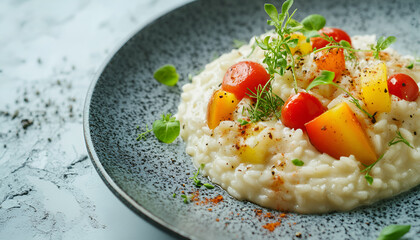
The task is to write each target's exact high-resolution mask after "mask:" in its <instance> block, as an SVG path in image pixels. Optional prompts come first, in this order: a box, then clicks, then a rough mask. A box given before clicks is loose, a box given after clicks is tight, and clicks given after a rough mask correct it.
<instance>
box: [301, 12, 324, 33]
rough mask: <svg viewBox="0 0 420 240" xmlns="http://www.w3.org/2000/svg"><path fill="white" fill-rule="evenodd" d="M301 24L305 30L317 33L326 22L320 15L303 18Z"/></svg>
mask: <svg viewBox="0 0 420 240" xmlns="http://www.w3.org/2000/svg"><path fill="white" fill-rule="evenodd" d="M301 23H302V24H303V26H304V27H305V29H306V30H309V31H311V30H315V31H318V30H320V29H321V28H323V27H324V26H325V23H326V20H325V18H324V17H323V16H322V15H319V14H312V15H309V16H307V17H306V18H304V19H303V20H302V21H301Z"/></svg>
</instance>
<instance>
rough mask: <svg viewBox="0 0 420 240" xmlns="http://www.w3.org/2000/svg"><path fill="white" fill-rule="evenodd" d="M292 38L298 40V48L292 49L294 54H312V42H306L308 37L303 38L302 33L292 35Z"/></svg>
mask: <svg viewBox="0 0 420 240" xmlns="http://www.w3.org/2000/svg"><path fill="white" fill-rule="evenodd" d="M290 38H291V39H298V44H297V46H296V47H294V48H291V49H290V51H291V52H292V54H295V53H296V52H300V53H301V54H302V55H304V54H308V53H310V52H312V45H311V42H306V37H305V36H303V34H302V33H292V35H290Z"/></svg>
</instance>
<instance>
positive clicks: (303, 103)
mask: <svg viewBox="0 0 420 240" xmlns="http://www.w3.org/2000/svg"><path fill="white" fill-rule="evenodd" d="M325 110H326V108H325V107H324V106H323V105H322V103H321V102H320V101H319V100H318V98H316V97H314V96H312V95H311V94H309V93H306V92H300V93H298V94H296V95H293V96H291V97H289V99H287V101H286V103H285V104H284V106H283V109H282V110H281V120H282V122H283V124H284V125H285V126H286V127H289V128H293V129H298V128H300V129H302V130H305V126H304V125H305V123H307V122H309V121H311V120H312V119H314V118H316V117H318V116H319V115H321V114H322V113H324V112H325Z"/></svg>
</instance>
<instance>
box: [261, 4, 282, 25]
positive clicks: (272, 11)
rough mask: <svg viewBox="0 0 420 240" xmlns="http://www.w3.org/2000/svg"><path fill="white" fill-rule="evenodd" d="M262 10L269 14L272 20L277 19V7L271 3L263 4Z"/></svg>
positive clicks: (276, 20)
mask: <svg viewBox="0 0 420 240" xmlns="http://www.w3.org/2000/svg"><path fill="white" fill-rule="evenodd" d="M264 10H265V12H266V13H267V14H268V16H270V18H271V20H272V21H274V22H278V21H279V18H278V17H279V13H278V12H277V8H276V7H275V6H274V5H273V4H269V3H266V4H265V5H264Z"/></svg>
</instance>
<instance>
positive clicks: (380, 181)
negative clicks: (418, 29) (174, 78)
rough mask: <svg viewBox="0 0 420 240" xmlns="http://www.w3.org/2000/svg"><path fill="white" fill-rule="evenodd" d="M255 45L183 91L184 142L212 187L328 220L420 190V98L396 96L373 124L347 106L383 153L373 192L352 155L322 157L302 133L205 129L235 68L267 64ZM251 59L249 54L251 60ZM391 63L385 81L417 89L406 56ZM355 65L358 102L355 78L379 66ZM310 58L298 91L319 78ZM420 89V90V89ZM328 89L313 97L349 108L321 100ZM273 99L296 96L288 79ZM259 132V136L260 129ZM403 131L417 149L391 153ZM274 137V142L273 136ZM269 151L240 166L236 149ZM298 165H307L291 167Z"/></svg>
mask: <svg viewBox="0 0 420 240" xmlns="http://www.w3.org/2000/svg"><path fill="white" fill-rule="evenodd" d="M374 41H375V36H356V37H353V38H352V44H353V47H354V48H360V49H369V44H372V43H373V42H374ZM252 45H253V40H251V42H250V44H249V45H246V46H242V47H241V48H239V49H235V50H232V51H231V52H230V53H227V54H224V55H222V56H221V57H220V58H218V59H216V60H214V61H213V62H211V63H209V64H208V65H207V66H206V67H205V70H204V71H203V72H201V73H200V74H199V75H197V76H195V77H193V79H192V83H189V84H186V85H185V86H184V87H183V93H182V96H181V104H180V105H179V108H178V114H177V118H178V119H179V120H180V122H181V126H182V127H181V129H182V130H181V136H182V138H183V139H184V141H186V143H187V148H186V152H187V153H188V154H189V155H191V156H192V159H193V162H194V164H195V166H197V167H198V166H200V165H201V164H204V165H205V168H204V171H203V173H204V174H205V175H207V176H208V177H209V178H210V179H211V181H213V182H214V183H217V184H218V185H220V186H221V187H222V188H224V189H226V190H227V191H228V192H229V194H231V195H232V196H233V197H235V198H237V199H239V200H249V201H252V202H255V203H257V204H259V205H261V206H264V207H269V208H272V209H278V210H284V211H294V212H299V213H323V212H329V211H334V210H338V211H347V210H350V209H353V208H355V207H357V206H360V205H366V204H371V203H373V202H375V201H378V200H380V199H383V198H388V197H391V196H394V195H396V194H398V193H401V192H403V191H406V190H408V189H410V188H412V187H414V186H416V185H418V184H419V183H420V139H419V137H418V134H420V107H419V106H420V98H419V99H417V101H416V102H408V101H404V100H399V99H398V98H397V97H395V96H392V106H391V109H392V110H391V112H389V113H381V114H378V115H377V116H376V119H377V122H376V123H375V124H372V123H371V122H370V121H369V120H368V119H366V118H365V117H364V115H363V114H362V113H361V111H360V110H359V109H358V108H356V107H355V106H354V104H352V103H349V104H348V105H349V106H350V107H351V108H352V110H353V111H354V112H355V113H356V115H357V117H358V118H359V121H360V122H361V123H362V125H363V126H365V127H366V133H367V135H368V136H369V138H370V140H371V142H372V144H373V146H374V148H375V150H376V152H377V153H378V155H381V154H382V153H385V155H384V157H383V159H382V160H381V161H379V162H378V163H377V164H376V165H375V167H373V169H372V171H371V173H370V175H372V176H373V178H374V181H373V184H372V185H369V184H368V183H367V181H366V179H365V178H364V173H361V172H360V171H361V170H362V169H364V166H363V165H362V164H361V163H360V162H359V161H357V160H356V159H355V158H354V156H350V157H341V158H340V159H339V160H336V159H334V158H332V157H330V156H329V155H327V154H321V153H320V152H318V151H317V150H316V149H315V148H314V146H312V144H311V143H310V142H309V139H308V137H307V135H306V133H304V132H302V130H299V129H298V130H293V129H290V128H287V127H285V126H284V125H283V124H282V122H281V121H280V120H278V121H277V120H276V119H273V120H271V121H264V122H258V123H256V124H252V125H249V126H248V127H247V128H246V133H247V134H248V135H247V137H244V136H243V134H242V135H241V131H242V130H243V129H242V128H243V127H242V128H241V126H239V124H238V122H237V121H223V122H221V123H220V125H219V126H218V127H216V128H215V129H214V130H211V129H209V128H208V126H207V123H206V112H207V105H208V102H209V99H210V97H211V95H212V94H213V92H214V91H215V90H217V89H218V88H219V86H220V84H221V82H222V80H223V77H224V75H225V73H226V71H227V70H228V68H229V67H231V66H232V65H233V64H235V63H237V62H240V61H244V60H250V61H254V62H258V63H261V64H262V61H263V59H264V52H263V51H262V50H261V49H259V48H258V47H256V48H255V50H254V51H253V52H252ZM251 52H252V54H251V55H250V53H251ZM386 52H387V53H388V54H389V59H388V60H387V61H386V62H385V63H386V65H387V68H388V75H391V74H394V73H406V74H408V75H410V76H412V77H413V79H415V80H416V81H417V83H418V82H419V79H420V69H419V67H418V66H415V67H414V69H412V70H409V69H407V68H405V66H406V65H408V63H409V61H410V60H411V59H412V58H410V57H402V56H400V55H398V53H396V52H395V51H393V50H391V49H390V50H387V51H386ZM358 56H359V61H358V63H357V64H354V63H352V61H346V67H347V69H348V70H349V72H350V73H349V74H348V75H343V77H342V81H341V84H342V85H343V86H344V87H345V88H346V89H350V90H351V92H352V94H353V95H355V96H356V97H357V96H359V93H360V88H359V86H358V85H357V84H356V85H352V84H351V81H350V80H351V78H352V77H353V78H358V77H359V76H360V75H359V74H360V71H361V70H362V69H363V68H365V67H367V66H369V65H371V64H374V63H377V61H378V60H373V59H372V58H371V59H370V60H368V61H366V60H365V59H364V58H365V57H364V53H358ZM312 59H313V55H312V54H311V55H308V56H307V57H305V59H304V65H303V66H302V67H300V68H298V69H297V77H298V79H299V81H298V84H299V87H301V88H304V87H306V86H307V84H308V81H309V80H310V79H313V78H314V77H316V76H317V75H318V74H319V70H317V68H316V65H315V63H314V62H313V61H312ZM418 84H419V83H418ZM328 88H329V87H328V86H325V87H323V89H319V90H314V91H313V92H311V94H313V95H315V96H316V97H317V98H318V99H320V101H321V102H322V103H323V104H324V106H326V107H327V108H332V107H333V106H335V105H337V104H338V103H340V102H343V101H346V102H349V98H348V97H347V96H345V95H344V94H343V92H341V91H336V92H334V93H333V96H331V98H326V97H324V96H323V95H325V94H323V93H325V92H326V91H328ZM273 92H274V93H275V94H277V95H279V96H280V97H281V98H282V99H283V100H286V99H287V98H288V97H289V96H291V95H293V94H294V89H293V80H292V77H291V72H290V71H287V72H286V74H285V75H284V76H276V78H275V81H274V83H273ZM246 105H247V100H246V99H245V100H242V101H241V103H240V104H239V105H238V110H237V111H236V112H235V114H234V119H239V118H240V117H241V112H242V111H241V108H242V107H244V106H246ZM257 127H258V128H259V129H258V130H257V131H255V129H256V128H257ZM397 130H399V131H400V132H401V134H402V135H403V137H404V138H405V139H407V140H408V141H409V142H410V143H411V145H413V146H414V149H411V148H409V147H408V146H407V145H405V144H403V143H398V144H395V145H392V146H390V147H388V142H389V141H390V140H391V139H393V138H394V137H395V136H396V131H397ZM270 135H271V137H270ZM244 143H246V144H248V145H251V146H252V145H255V144H264V146H266V148H267V149H268V150H267V152H268V154H267V156H268V157H267V159H266V160H265V162H264V163H263V164H247V163H243V162H241V159H240V157H239V154H240V153H239V150H238V149H237V147H236V145H237V144H244ZM296 158H297V159H300V160H301V161H303V162H304V166H301V167H298V166H295V165H294V164H292V162H291V161H292V160H293V159H296Z"/></svg>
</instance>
